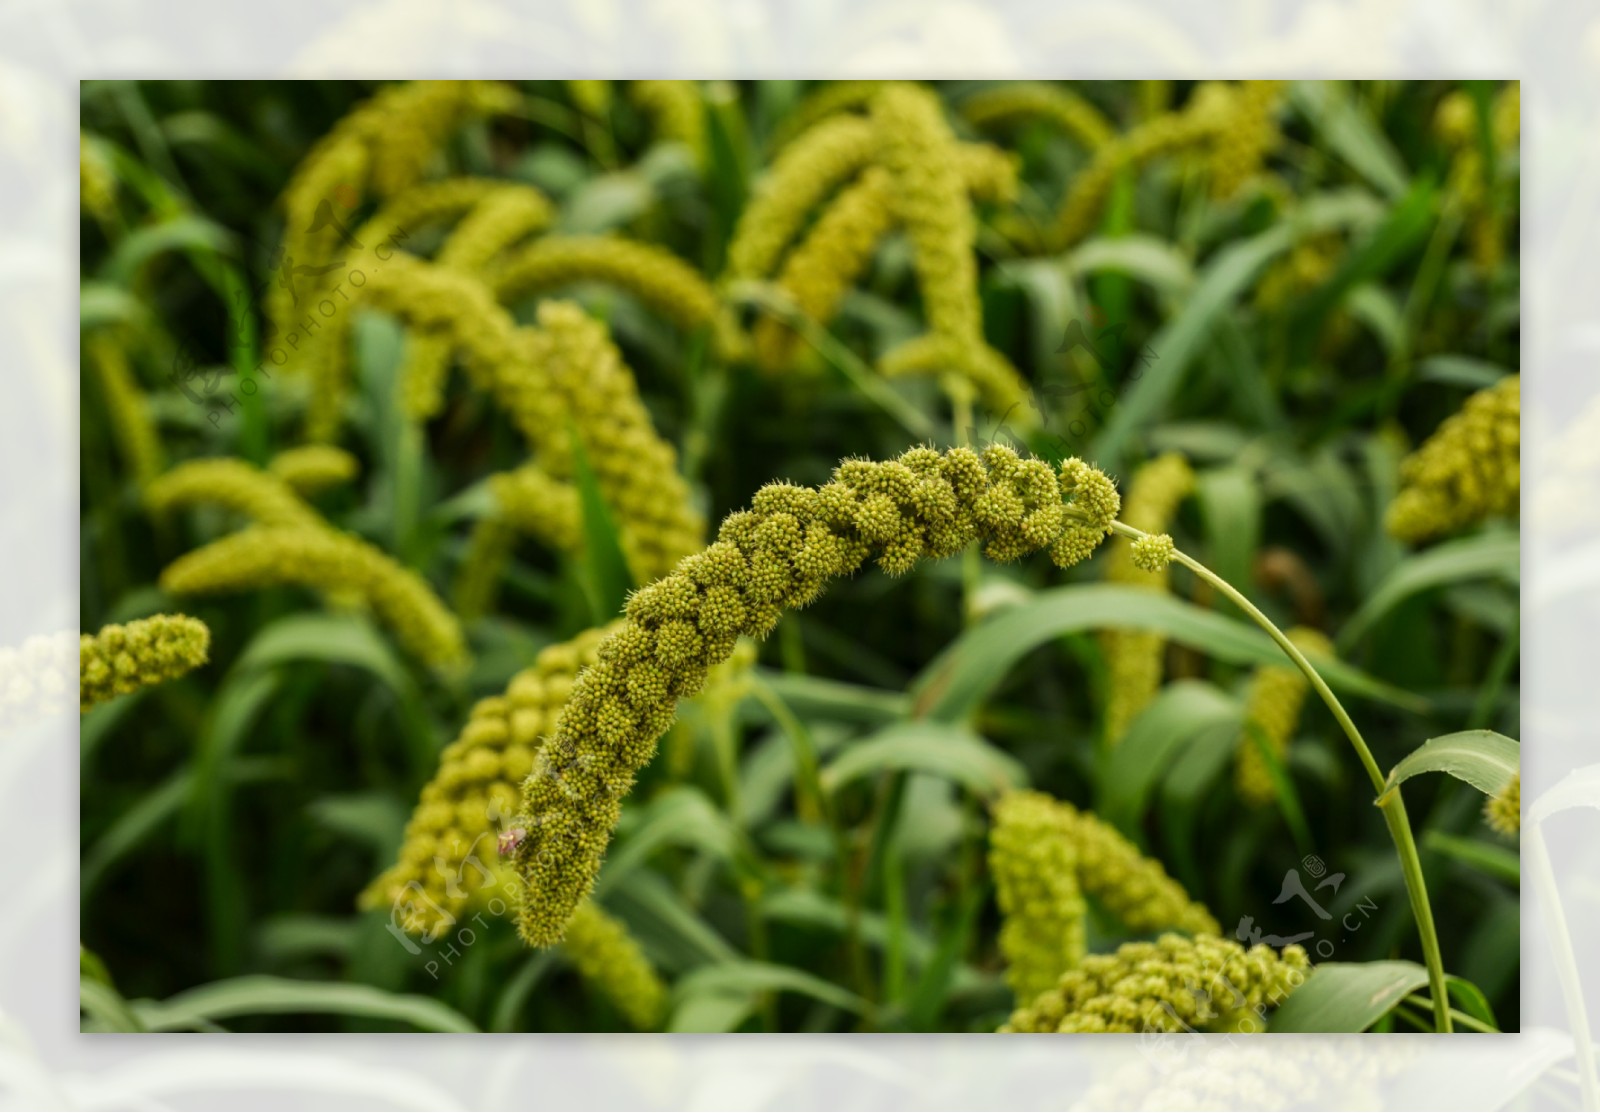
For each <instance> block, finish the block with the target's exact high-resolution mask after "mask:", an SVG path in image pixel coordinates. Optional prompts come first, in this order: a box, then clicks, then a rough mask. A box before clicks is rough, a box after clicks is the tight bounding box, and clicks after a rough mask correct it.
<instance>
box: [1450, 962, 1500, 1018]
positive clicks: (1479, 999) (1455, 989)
mask: <svg viewBox="0 0 1600 1113" xmlns="http://www.w3.org/2000/svg"><path fill="white" fill-rule="evenodd" d="M1444 984H1445V988H1446V989H1447V990H1448V991H1449V993H1450V999H1451V1000H1452V1001H1454V1002H1456V1003H1457V1004H1458V1005H1460V1006H1461V1011H1462V1012H1464V1013H1466V1014H1467V1015H1468V1016H1470V1017H1473V1018H1475V1019H1477V1020H1481V1021H1482V1022H1483V1023H1485V1024H1487V1025H1488V1026H1489V1027H1491V1028H1498V1027H1500V1025H1499V1023H1498V1022H1496V1020H1495V1018H1494V1010H1493V1009H1491V1008H1490V1007H1489V999H1488V998H1487V997H1485V996H1484V993H1483V990H1481V989H1479V988H1478V987H1477V986H1475V985H1473V984H1472V983H1471V982H1469V981H1467V979H1465V978H1463V977H1461V976H1460V975H1459V974H1446V975H1445V976H1444Z"/></svg>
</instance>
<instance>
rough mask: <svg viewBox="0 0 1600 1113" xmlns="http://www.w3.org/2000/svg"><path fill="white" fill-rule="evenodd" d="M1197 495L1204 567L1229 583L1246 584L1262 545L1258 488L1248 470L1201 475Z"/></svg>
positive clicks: (1234, 468)
mask: <svg viewBox="0 0 1600 1113" xmlns="http://www.w3.org/2000/svg"><path fill="white" fill-rule="evenodd" d="M1197 487H1198V489H1197V491H1196V494H1197V495H1198V496H1199V500H1200V511H1201V514H1202V515H1203V517H1204V518H1205V524H1206V553H1207V558H1208V559H1207V560H1206V564H1207V565H1208V566H1209V567H1210V568H1211V570H1212V571H1213V572H1215V573H1216V574H1217V575H1219V576H1221V577H1222V578H1223V579H1224V580H1227V581H1228V582H1229V583H1231V584H1245V583H1249V582H1250V580H1251V578H1252V575H1253V569H1252V567H1251V562H1252V561H1253V560H1254V559H1255V554H1256V550H1257V549H1258V548H1259V547H1260V544H1261V489H1260V487H1259V486H1257V484H1256V480H1255V475H1254V474H1253V472H1252V471H1251V469H1249V468H1244V467H1226V468H1216V469H1213V470H1211V471H1206V472H1203V473H1201V475H1200V480H1199V483H1198V485H1197Z"/></svg>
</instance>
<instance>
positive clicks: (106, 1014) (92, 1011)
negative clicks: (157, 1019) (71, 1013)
mask: <svg viewBox="0 0 1600 1113" xmlns="http://www.w3.org/2000/svg"><path fill="white" fill-rule="evenodd" d="M78 1008H79V1010H80V1011H81V1012H82V1013H83V1014H84V1018H85V1020H84V1024H83V1028H82V1030H83V1031H85V1032H146V1031H149V1029H148V1028H146V1027H145V1025H144V1022H143V1021H141V1020H140V1019H139V1017H138V1015H137V1014H136V1013H135V1012H134V1010H133V1009H132V1008H130V1007H129V1005H128V1003H127V1002H126V1001H124V1000H123V999H122V995H121V994H120V993H118V992H117V991H116V990H115V989H113V988H112V987H111V986H110V985H108V984H107V983H105V982H103V981H100V980H98V979H95V978H89V977H80V978H79V979H78Z"/></svg>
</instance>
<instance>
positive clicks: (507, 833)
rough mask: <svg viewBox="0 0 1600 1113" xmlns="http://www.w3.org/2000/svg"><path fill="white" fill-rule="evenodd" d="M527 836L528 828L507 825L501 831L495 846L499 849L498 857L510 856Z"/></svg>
mask: <svg viewBox="0 0 1600 1113" xmlns="http://www.w3.org/2000/svg"><path fill="white" fill-rule="evenodd" d="M527 837H528V829H527V828H526V827H507V828H506V829H505V830H504V831H501V832H500V841H499V843H498V846H497V849H498V850H499V851H500V857H502V858H509V857H511V856H512V855H513V854H515V853H516V852H517V847H519V846H521V845H522V844H523V842H524V841H526V839H527Z"/></svg>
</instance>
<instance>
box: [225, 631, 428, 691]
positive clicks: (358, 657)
mask: <svg viewBox="0 0 1600 1113" xmlns="http://www.w3.org/2000/svg"><path fill="white" fill-rule="evenodd" d="M291 661H314V662H316V663H318V664H322V665H349V666H351V667H352V668H358V669H364V670H366V671H367V672H370V673H372V675H374V676H376V677H377V678H378V679H379V680H381V681H383V682H384V684H386V685H388V686H389V688H390V689H392V690H393V691H395V692H396V693H402V692H406V691H408V690H409V689H410V688H411V687H412V681H411V678H410V675H409V674H408V673H407V672H406V669H405V666H404V665H402V664H401V663H400V659H399V657H397V656H396V655H395V652H394V650H393V648H391V646H390V645H389V642H388V641H387V640H386V639H385V638H384V637H383V636H382V635H381V634H379V633H378V631H377V630H376V629H374V628H373V626H372V624H371V623H370V622H368V621H367V620H366V619H365V618H362V617H360V616H357V615H347V614H316V613H311V614H294V615H289V616H287V617H285V618H280V619H278V620H277V621H276V622H273V623H272V624H271V625H270V626H267V627H266V628H265V629H263V630H261V632H260V633H258V634H256V636H255V637H253V638H251V639H250V642H249V644H248V645H246V646H245V648H244V652H242V653H241V654H240V655H239V660H238V663H237V664H236V665H235V666H234V667H235V668H236V669H239V670H241V671H246V670H253V669H266V668H272V667H274V666H276V665H282V664H287V663H289V662H291Z"/></svg>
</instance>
